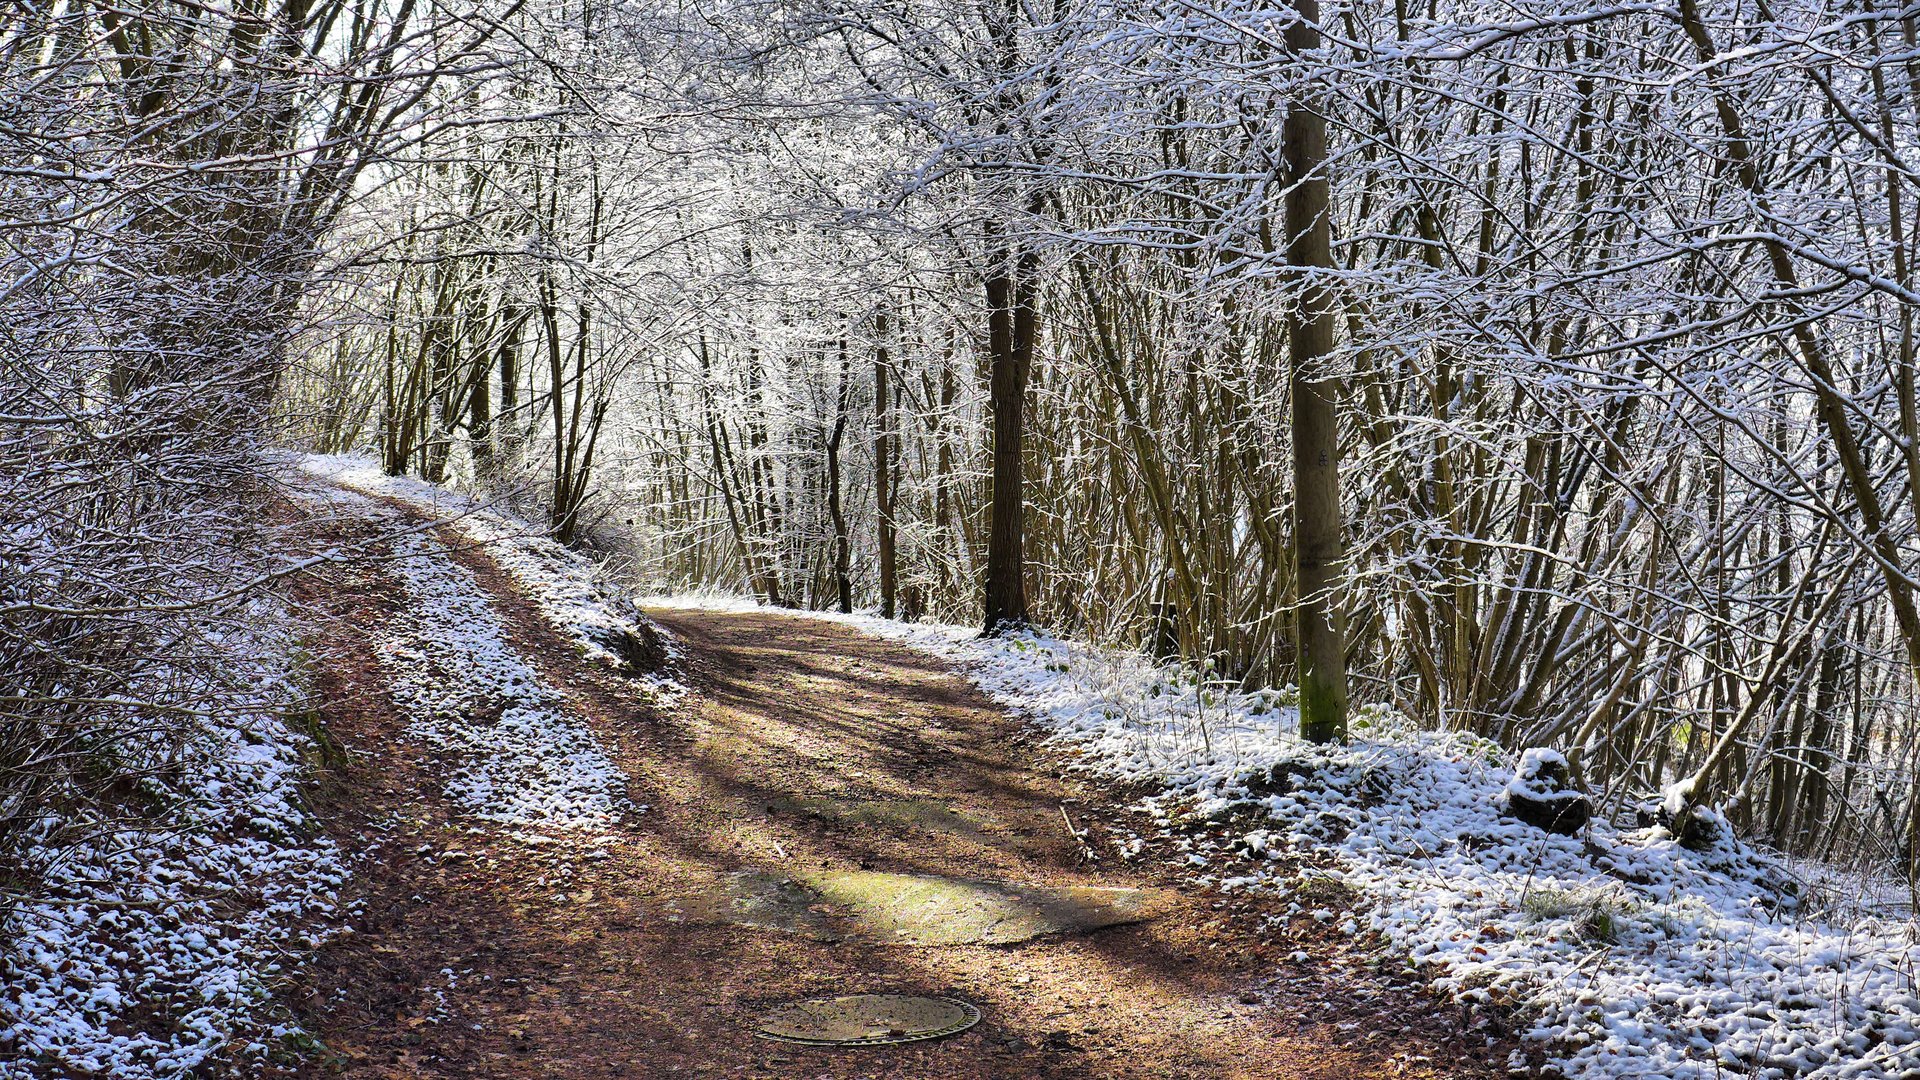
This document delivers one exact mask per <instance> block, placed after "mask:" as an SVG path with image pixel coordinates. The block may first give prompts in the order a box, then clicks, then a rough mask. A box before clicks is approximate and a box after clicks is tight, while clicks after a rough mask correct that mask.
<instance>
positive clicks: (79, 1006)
mask: <svg viewBox="0 0 1920 1080" xmlns="http://www.w3.org/2000/svg"><path fill="white" fill-rule="evenodd" d="M250 625H251V627H252V630H251V636H248V637H242V636H241V634H240V632H239V631H237V630H229V631H227V632H226V640H225V642H224V645H225V646H226V647H227V649H228V650H229V651H230V655H231V656H232V661H233V662H232V667H233V669H234V670H233V674H234V675H235V677H236V682H237V683H238V682H239V681H241V680H244V679H246V678H249V677H250V678H251V679H253V680H254V682H255V688H254V690H253V692H251V693H249V692H247V691H245V690H244V689H241V688H240V687H239V686H238V685H236V689H235V697H234V700H233V701H232V702H231V708H230V709H228V710H227V711H225V712H222V713H219V714H217V715H213V716H207V717H200V718H195V719H193V720H191V721H189V722H188V723H187V725H186V732H185V737H184V741H183V742H182V743H181V744H180V745H177V746H174V745H171V740H170V739H169V740H168V741H167V742H166V743H162V742H160V741H158V740H156V741H155V742H154V743H152V744H151V745H150V746H149V747H148V748H146V750H145V751H142V750H139V749H134V750H132V751H131V753H130V757H131V758H144V759H146V761H145V764H146V766H147V767H148V768H149V769H150V771H149V773H148V776H147V778H146V779H144V780H143V781H142V782H141V788H142V790H141V792H140V796H139V799H138V801H139V802H140V803H142V804H143V805H145V806H147V807H149V808H161V809H159V810H158V811H157V812H156V811H154V810H151V809H150V810H149V811H148V812H147V813H145V814H143V815H141V816H139V817H137V818H136V817H134V816H133V815H121V816H117V817H114V818H107V817H105V816H103V815H102V814H101V813H100V811H98V810H97V809H96V810H89V811H80V810H72V811H67V812H64V813H63V812H59V811H50V812H49V815H48V816H47V817H46V818H44V819H43V821H42V822H41V825H40V827H39V828H38V829H36V830H35V833H34V835H32V836H29V837H27V838H25V839H26V846H25V850H24V851H23V852H20V853H18V854H19V856H20V858H21V861H22V863H23V865H22V866H21V867H20V870H21V871H23V873H22V876H21V878H20V880H25V881H31V882H33V883H34V884H33V886H32V889H31V892H32V895H31V897H27V898H20V899H18V900H17V901H16V902H15V903H13V904H12V906H11V907H10V909H9V910H7V911H6V913H5V915H4V918H0V1077H6V1078H9V1080H12V1078H26V1077H68V1076H101V1077H114V1078H115V1080H141V1078H147V1077H181V1076H188V1075H200V1074H202V1073H204V1072H207V1071H209V1070H211V1069H212V1068H214V1066H215V1065H216V1064H218V1065H220V1066H223V1067H225V1068H227V1069H229V1070H234V1071H239V1072H241V1073H245V1072H247V1071H249V1070H248V1068H247V1066H248V1064H249V1063H257V1062H259V1061H260V1060H261V1059H262V1058H263V1057H264V1056H266V1055H267V1054H268V1053H270V1052H272V1051H273V1050H274V1049H275V1048H276V1047H275V1043H276V1042H277V1041H278V1040H279V1039H280V1038H281V1037H282V1036H286V1035H291V1034H293V1029H292V1028H290V1027H285V1026H282V1021H281V1019H280V1016H279V1013H278V1012H277V1010H276V1009H275V1007H274V1003H273V998H272V988H273V986H274V985H275V984H276V983H277V982H279V981H280V980H281V979H283V978H284V977H285V976H286V975H287V974H288V972H287V970H286V967H285V966H292V965H295V964H297V963H298V958H299V957H300V956H301V955H303V954H305V953H306V952H308V951H309V950H310V949H311V948H312V947H313V946H314V945H315V944H316V943H317V938H316V937H315V936H314V935H315V933H316V930H315V929H314V928H315V927H316V926H317V925H319V924H318V922H317V920H320V919H322V918H323V917H324V916H325V915H326V914H327V913H329V912H330V911H331V909H332V908H333V905H334V901H335V889H336V887H337V886H338V885H339V884H340V883H341V881H342V880H343V879H344V876H345V873H344V871H343V870H342V868H341V863H340V861H339V858H338V852H337V851H336V850H335V849H334V846H333V844H332V843H330V842H329V841H327V840H326V839H325V838H324V837H321V836H318V835H316V834H317V830H316V829H315V828H314V824H313V822H311V821H310V820H308V819H307V816H306V815H305V814H304V813H303V811H302V810H301V805H300V795H299V788H300V782H301V776H302V774H303V771H304V769H303V765H302V762H301V752H302V750H303V749H304V748H305V747H306V746H307V744H308V740H307V739H306V738H305V737H304V736H303V735H301V734H299V733H297V732H295V731H294V730H292V729H291V728H290V727H289V726H288V724H287V722H286V721H285V720H284V719H283V718H282V710H284V709H285V707H286V704H287V702H289V701H291V700H294V699H295V698H296V697H297V695H296V694H295V693H293V692H291V691H289V690H287V689H286V687H285V681H286V679H287V678H288V677H289V674H288V671H287V669H286V667H285V661H284V660H283V659H280V658H284V657H288V656H291V655H294V650H293V646H292V641H291V639H290V636H289V635H288V633H287V630H286V625H287V624H286V618H285V613H284V612H283V611H281V610H279V609H278V608H276V607H275V606H273V605H271V604H268V603H266V602H261V603H259V604H257V605H256V609H255V611H254V612H253V613H252V618H251V620H250ZM126 722H127V724H128V725H130V726H131V725H135V724H139V723H141V722H142V719H141V717H139V716H138V715H137V714H133V713H129V715H128V717H127V718H126ZM179 726H180V725H179V724H178V722H177V720H176V722H174V723H170V724H167V725H165V726H164V729H163V730H167V731H169V732H172V731H176V730H178V728H179ZM157 730H161V728H158V727H157ZM133 765H134V762H132V761H130V762H129V766H130V767H132V766H133ZM76 838H77V839H76ZM10 885H11V883H9V886H10ZM283 965H285V966H283Z"/></svg>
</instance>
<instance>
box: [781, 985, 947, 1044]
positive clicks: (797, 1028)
mask: <svg viewBox="0 0 1920 1080" xmlns="http://www.w3.org/2000/svg"><path fill="white" fill-rule="evenodd" d="M979 1022H980V1010H979V1009H976V1008H974V1007H973V1006H972V1005H969V1004H967V1003H966V1002H964V1001H960V1000H957V999H955V998H931V997H911V996H908V995H906V994H849V995H847V996H845V997H830V998H810V999H808V1000H806V1001H794V1002H789V1003H787V1004H785V1005H782V1006H780V1007H779V1008H777V1009H775V1010H773V1011H772V1012H770V1013H768V1014H767V1015H765V1016H763V1017H761V1018H760V1023H759V1024H758V1025H756V1026H755V1027H754V1029H753V1033H754V1034H755V1035H757V1036H759V1037H760V1038H762V1039H776V1040H778V1041H780V1042H792V1043H805V1044H806V1045H808V1046H877V1045H880V1044H883V1043H903V1042H913V1041H915V1040H917V1039H938V1038H941V1037H943V1036H947V1035H954V1034H958V1033H959V1032H962V1031H965V1030H967V1029H968V1028H970V1027H972V1026H973V1025H975V1024H977V1023H979Z"/></svg>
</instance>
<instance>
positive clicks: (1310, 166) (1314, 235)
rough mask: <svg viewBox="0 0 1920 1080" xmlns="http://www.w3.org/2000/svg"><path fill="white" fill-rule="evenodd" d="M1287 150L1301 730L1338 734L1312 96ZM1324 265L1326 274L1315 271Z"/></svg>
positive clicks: (1321, 229) (1328, 404)
mask: <svg viewBox="0 0 1920 1080" xmlns="http://www.w3.org/2000/svg"><path fill="white" fill-rule="evenodd" d="M1297 7H1298V10H1299V13H1300V18H1299V20H1298V21H1296V22H1295V23H1294V24H1293V25H1292V26H1290V27H1288V29H1287V38H1286V40H1287V45H1288V47H1289V49H1290V51H1292V52H1293V53H1294V55H1295V56H1301V57H1304V56H1305V55H1307V54H1308V53H1311V52H1312V51H1314V50H1316V49H1318V48H1319V47H1320V30H1319V19H1320V5H1319V3H1318V0H1300V2H1299V4H1298V5H1297ZM1281 141H1282V154H1283V156H1284V158H1285V161H1286V167H1287V173H1288V176H1287V180H1288V182H1289V184H1290V186H1289V188H1288V190H1287V197H1286V235H1287V262H1288V264H1289V265H1291V266H1294V267H1298V268H1300V270H1301V271H1303V273H1302V274H1301V277H1300V282H1299V283H1300V299H1299V303H1298V304H1297V306H1295V307H1294V308H1293V309H1292V310H1290V311H1289V312H1288V315H1287V348H1288V358H1289V360H1290V361H1291V365H1292V371H1291V373H1290V375H1289V380H1288V388H1289V392H1290V396H1291V398H1292V409H1293V425H1292V426H1293V551H1294V561H1295V580H1296V581H1297V582H1298V588H1299V598H1298V600H1297V603H1296V606H1295V608H1294V633H1295V635H1296V640H1297V641H1298V642H1299V649H1300V662H1299V663H1300V673H1299V681H1300V734H1301V735H1302V736H1303V737H1305V738H1306V739H1308V740H1310V741H1313V742H1336V741H1339V740H1341V739H1344V738H1345V737H1346V734H1347V659H1346V615H1345V610H1344V607H1343V605H1342V604H1341V602H1340V597H1339V596H1338V595H1336V593H1335V590H1336V589H1337V588H1338V587H1339V585H1340V579H1341V569H1342V567H1341V563H1342V561H1343V560H1344V558H1345V554H1346V552H1345V543H1344V537H1343V535H1342V529H1341V521H1340V432H1339V428H1338V426H1337V424H1336V420H1335V415H1334V396H1335V394H1336V393H1337V386H1336V384H1335V380H1334V379H1333V378H1332V377H1331V375H1330V374H1329V373H1327V372H1325V371H1323V370H1320V368H1322V367H1323V365H1325V363H1326V362H1327V360H1326V358H1327V357H1328V356H1329V355H1330V354H1331V353H1332V352H1333V328H1334V311H1333V297H1332V295H1331V291H1330V290H1329V289H1328V287H1327V284H1326V279H1325V276H1324V272H1325V271H1328V270H1331V269H1332V268H1333V255H1332V251H1331V226H1330V223H1329V222H1328V206H1327V202H1328V197H1329V191H1328V186H1327V180H1326V177H1325V176H1324V175H1323V173H1322V169H1323V168H1324V166H1325V164H1326V159H1327V122H1326V120H1325V119H1324V118H1323V117H1321V116H1320V115H1319V114H1318V113H1316V112H1314V111H1313V110H1312V109H1311V108H1310V107H1308V104H1307V103H1305V102H1300V101H1295V102H1294V103H1292V105H1291V106H1290V107H1289V108H1288V110H1287V119H1286V124H1285V125H1284V127H1283V128H1282V129H1281ZM1316 272H1318V273H1316Z"/></svg>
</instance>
